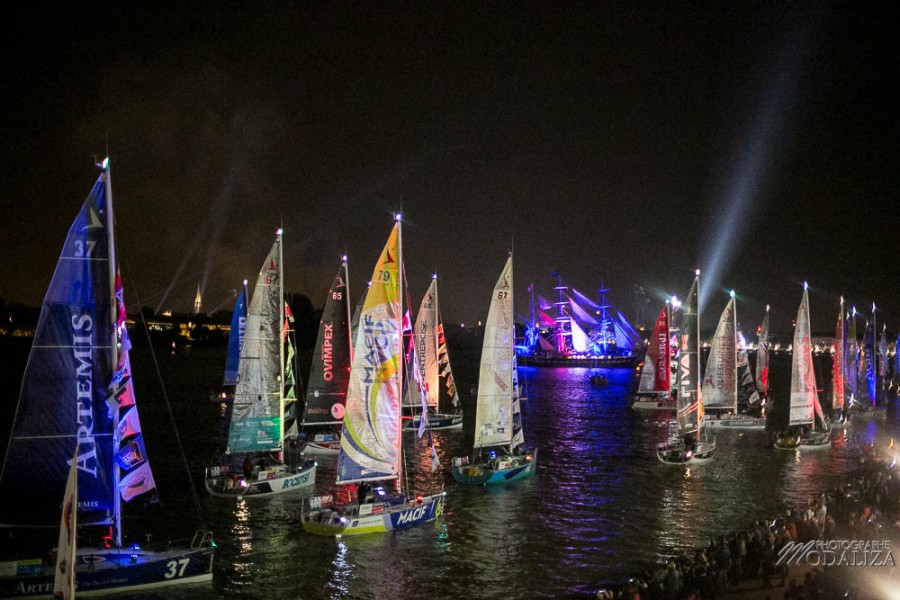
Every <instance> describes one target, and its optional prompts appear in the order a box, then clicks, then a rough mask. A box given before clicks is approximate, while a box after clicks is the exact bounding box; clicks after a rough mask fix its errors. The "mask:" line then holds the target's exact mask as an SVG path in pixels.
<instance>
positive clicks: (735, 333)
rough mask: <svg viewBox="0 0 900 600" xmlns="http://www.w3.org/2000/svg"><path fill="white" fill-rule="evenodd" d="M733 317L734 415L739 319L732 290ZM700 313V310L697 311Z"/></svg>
mask: <svg viewBox="0 0 900 600" xmlns="http://www.w3.org/2000/svg"><path fill="white" fill-rule="evenodd" d="M730 294H731V316H732V317H733V318H734V330H733V331H734V348H733V351H734V414H735V415H737V414H738V375H737V368H738V367H737V364H738V360H737V358H738V335H737V331H738V318H737V300H735V298H734V290H731V293H730ZM697 310H698V311H699V308H698V309H697Z"/></svg>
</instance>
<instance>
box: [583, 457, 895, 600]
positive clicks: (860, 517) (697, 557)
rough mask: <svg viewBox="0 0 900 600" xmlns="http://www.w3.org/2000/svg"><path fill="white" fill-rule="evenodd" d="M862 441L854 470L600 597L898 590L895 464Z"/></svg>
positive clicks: (758, 599)
mask: <svg viewBox="0 0 900 600" xmlns="http://www.w3.org/2000/svg"><path fill="white" fill-rule="evenodd" d="M895 458H896V456H895V454H894V452H893V447H889V448H887V449H886V450H885V451H884V452H877V451H876V450H875V449H874V448H868V449H867V451H866V453H865V456H864V457H863V458H862V459H861V461H860V463H861V465H860V469H859V471H858V472H856V473H854V474H853V476H852V478H851V480H850V481H849V482H847V483H845V484H844V485H843V486H842V487H840V488H838V489H832V490H829V491H827V492H825V493H822V494H820V495H819V496H818V497H815V498H812V497H811V498H808V499H807V502H806V503H805V505H804V506H796V507H791V508H787V509H785V510H783V511H782V512H780V513H779V514H776V515H770V516H768V517H767V518H764V519H760V520H758V521H756V522H755V523H753V524H752V525H751V526H750V527H747V528H745V529H741V530H735V531H732V532H730V533H728V534H726V535H723V536H721V537H719V538H718V539H716V540H713V541H711V542H710V544H709V545H708V546H707V547H705V548H697V549H695V550H694V551H693V552H692V553H688V552H683V553H681V554H679V555H678V556H676V557H673V558H672V560H670V561H669V562H667V563H666V564H665V565H656V566H654V567H652V568H650V569H648V570H646V571H645V572H644V573H641V574H640V575H638V576H637V577H634V578H633V579H631V580H630V581H629V582H628V583H626V584H624V585H622V586H621V587H618V588H616V589H607V590H602V591H599V592H598V593H597V597H598V598H602V599H603V600H621V599H627V600H638V599H640V600H678V599H692V600H699V599H703V600H707V599H715V598H731V599H738V600H766V599H768V600H775V599H779V600H780V599H781V598H784V599H785V600H831V599H838V598H841V599H843V598H856V599H869V598H872V599H885V600H896V599H897V598H900V568H898V567H897V562H896V561H897V560H898V559H900V469H897V468H896V467H895V464H894V463H895Z"/></svg>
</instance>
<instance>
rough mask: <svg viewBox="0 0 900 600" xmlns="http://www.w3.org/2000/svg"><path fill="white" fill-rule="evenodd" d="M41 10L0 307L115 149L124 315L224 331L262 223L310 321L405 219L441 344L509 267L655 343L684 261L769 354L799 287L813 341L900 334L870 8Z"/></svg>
mask: <svg viewBox="0 0 900 600" xmlns="http://www.w3.org/2000/svg"><path fill="white" fill-rule="evenodd" d="M59 4H60V6H57V7H55V8H52V9H50V8H43V9H41V8H33V7H30V6H29V5H25V6H23V7H20V11H21V12H22V15H21V16H20V17H19V18H18V19H12V18H7V19H5V20H4V26H3V30H4V31H3V36H2V40H3V41H2V42H0V43H2V46H3V59H2V60H3V63H4V66H3V69H2V74H3V82H2V86H0V95H2V101H3V110H2V117H0V118H2V121H3V135H2V142H0V152H2V156H0V158H2V165H3V176H2V177H0V197H2V207H3V212H2V219H0V239H2V249H3V256H2V259H0V297H2V298H3V299H4V300H5V301H6V302H7V303H13V302H15V303H24V304H28V305H38V304H39V303H40V301H41V299H42V298H43V294H44V291H45V289H46V286H47V284H48V282H49V280H50V277H51V275H52V273H53V269H54V265H55V263H56V260H57V257H58V256H59V252H60V248H61V245H62V242H63V240H64V238H65V234H66V231H67V230H68V227H69V225H70V224H71V222H72V220H73V219H74V217H75V215H76V213H77V211H78V209H79V207H80V205H81V203H82V202H83V200H84V198H85V197H86V195H87V193H88V191H89V190H90V188H91V186H92V184H93V182H94V180H95V178H96V175H97V171H96V169H95V167H94V162H95V161H94V157H95V156H97V157H102V156H104V155H105V154H106V153H107V149H108V153H109V155H110V157H111V164H112V181H113V191H114V195H115V208H116V216H117V236H118V251H119V253H120V259H121V265H122V270H123V277H124V280H125V287H126V301H127V302H128V304H129V307H130V308H131V309H132V310H135V309H137V308H138V306H149V307H152V308H161V309H163V310H166V309H168V310H174V311H187V310H189V309H190V306H191V304H192V302H193V298H194V293H195V290H196V288H197V285H198V284H200V285H201V287H202V288H203V291H204V307H205V309H207V310H210V311H212V310H215V309H217V308H218V309H226V310H230V309H231V307H232V304H233V295H232V292H233V290H234V289H236V288H237V287H239V286H240V282H241V280H242V279H244V278H248V279H250V280H251V282H252V281H253V280H254V279H255V277H256V273H257V272H258V270H259V267H260V265H261V263H262V261H263V259H264V258H265V256H266V253H267V252H268V250H269V247H270V245H271V243H272V241H273V239H274V232H275V229H276V228H277V227H279V226H282V225H283V227H284V229H285V263H286V270H287V272H286V278H287V289H288V291H292V292H300V293H303V294H306V295H308V296H309V297H310V298H311V299H312V301H313V303H314V305H316V306H321V304H322V303H323V302H324V299H325V294H326V292H327V290H328V286H329V285H330V283H331V280H332V279H333V277H334V275H335V273H336V272H337V269H338V266H339V261H340V255H341V254H342V253H344V252H346V253H348V254H349V257H350V273H351V294H352V295H355V294H356V293H358V292H359V291H360V290H361V289H362V288H363V286H364V285H365V282H366V280H367V279H368V277H369V276H370V274H371V272H372V268H373V266H374V261H375V260H376V258H377V256H378V253H379V251H380V249H381V246H382V245H383V244H384V242H385V240H386V239H387V236H388V233H389V231H390V228H391V225H392V222H391V213H392V212H393V211H397V210H400V209H401V208H402V210H403V212H404V215H405V223H406V225H405V227H404V259H405V262H406V265H407V273H408V276H409V279H408V281H409V288H410V293H411V295H412V297H413V303H414V304H415V305H416V306H418V303H419V301H420V299H421V296H422V294H423V293H424V292H425V289H426V287H427V286H428V283H429V278H430V275H431V273H432V272H435V271H436V272H437V273H438V274H439V276H440V285H441V287H440V294H441V303H442V311H443V313H444V317H445V320H447V321H451V322H460V321H463V322H466V323H472V322H474V321H475V320H477V319H484V318H485V316H486V312H487V308H488V304H489V297H490V290H491V288H492V286H493V284H494V282H495V281H496V279H497V277H498V275H499V273H500V270H501V268H502V267H503V264H504V261H505V259H506V252H507V250H509V249H514V251H515V281H516V292H517V305H518V306H517V311H518V312H519V314H522V315H527V314H528V306H527V292H526V288H527V286H528V284H529V283H530V282H532V281H533V282H534V283H535V288H536V289H537V290H539V291H541V292H542V293H543V294H544V295H545V296H549V295H550V290H551V288H552V286H553V283H554V282H553V280H552V279H551V277H550V273H551V272H553V271H555V270H559V271H560V272H561V274H562V276H563V278H564V281H565V283H566V284H568V285H571V286H574V287H576V288H578V289H579V290H580V291H582V292H585V293H589V294H590V293H591V292H592V291H593V290H596V289H597V288H599V287H600V284H601V281H602V282H603V283H604V284H605V285H606V286H607V287H609V288H611V293H610V299H611V300H612V301H613V302H614V303H615V304H617V305H618V306H620V307H621V308H622V309H623V310H625V312H626V314H628V316H629V317H634V316H635V315H636V312H637V310H638V307H639V306H641V307H643V311H644V316H645V317H646V321H647V322H648V323H650V321H651V319H652V316H653V315H654V314H655V313H656V312H658V311H659V309H660V308H661V306H662V304H663V301H664V300H663V298H664V294H667V293H668V294H672V293H675V294H678V295H680V296H684V295H685V294H686V293H687V291H688V288H689V287H690V284H691V280H692V277H693V270H694V269H695V268H698V267H699V268H701V269H702V270H703V278H702V282H703V283H702V302H703V305H704V307H705V312H704V314H703V317H702V318H703V322H704V328H709V329H712V328H713V327H714V325H715V321H716V320H717V319H718V315H719V312H720V311H721V309H722V308H723V307H724V306H725V303H726V301H727V290H728V289H730V288H734V289H736V290H737V294H738V298H739V304H738V315H739V320H740V321H741V322H742V324H743V325H744V328H745V329H751V328H755V326H756V324H757V323H758V321H759V319H760V318H761V317H762V314H763V311H764V308H765V305H766V304H767V303H769V304H771V305H772V311H773V312H772V317H771V318H772V327H773V330H776V331H778V330H781V331H787V332H789V331H790V324H791V320H792V319H793V318H794V316H795V314H796V310H797V304H798V303H799V300H800V296H801V291H802V282H803V280H804V279H806V280H808V281H809V282H810V286H811V311H812V316H813V326H814V329H818V330H821V331H827V330H828V329H830V328H833V323H834V321H835V319H836V317H837V310H838V297H839V295H840V294H843V295H845V296H846V297H847V299H848V302H852V303H856V304H857V305H859V306H860V307H862V306H867V307H869V308H870V307H871V303H872V302H873V301H874V302H875V303H876V304H877V305H878V306H879V309H880V310H881V309H882V308H883V310H884V312H883V313H882V314H881V315H880V316H879V321H882V320H884V321H886V322H887V325H888V327H889V329H892V330H896V328H897V326H898V324H900V260H898V258H897V255H898V251H900V242H898V229H900V219H898V218H897V216H896V215H897V210H898V188H900V185H898V184H900V161H898V157H900V132H898V112H900V111H898V106H900V102H898V101H900V95H898V93H897V85H896V81H897V79H898V77H900V64H898V63H900V53H898V52H897V50H896V36H897V33H896V32H897V31H898V22H897V19H896V18H894V17H893V16H892V14H895V13H896V11H892V10H889V8H888V6H889V4H888V3H885V4H884V5H881V4H878V3H856V2H847V3H824V2H822V3H815V4H811V5H809V6H811V7H812V8H800V7H797V6H791V7H789V6H787V4H788V3H774V2H757V3H753V4H745V3H732V2H724V3H678V2H674V3H661V2H635V3H623V4H622V5H618V6H616V5H613V4H611V3H591V4H590V5H588V6H589V8H586V7H585V6H584V5H580V6H579V7H578V8H572V7H570V6H567V5H564V3H493V2H478V3H475V2H444V3H410V4H409V5H396V4H391V5H384V4H382V3H289V2H272V3H270V2H244V3H240V4H228V3H225V4H221V3H210V4H209V7H207V8H205V9H201V8H200V4H195V3H189V4H188V5H186V6H187V8H182V7H179V8H172V7H162V8H160V7H156V6H155V5H154V3H137V2H133V3H124V6H123V5H117V6H115V8H112V7H110V11H111V12H104V11H103V10H102V8H101V7H99V6H97V5H96V4H92V5H91V6H81V7H78V8H76V7H74V6H70V5H69V4H71V3H59ZM120 4H121V3H120ZM422 5H425V6H422ZM29 13H30V14H29ZM636 286H641V287H642V288H643V290H644V293H645V294H646V299H642V298H641V297H640V296H638V295H637V294H636Z"/></svg>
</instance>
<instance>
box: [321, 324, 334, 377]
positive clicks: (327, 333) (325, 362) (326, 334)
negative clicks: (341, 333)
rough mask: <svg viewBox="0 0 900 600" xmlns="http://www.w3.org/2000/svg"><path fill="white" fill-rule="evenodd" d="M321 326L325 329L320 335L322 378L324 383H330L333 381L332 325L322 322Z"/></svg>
mask: <svg viewBox="0 0 900 600" xmlns="http://www.w3.org/2000/svg"><path fill="white" fill-rule="evenodd" d="M322 326H323V327H324V328H325V329H324V331H323V335H322V378H323V379H325V381H331V380H332V379H334V372H333V366H334V360H333V358H332V355H333V353H332V343H331V340H332V338H333V337H334V323H325V322H324V321H323V322H322Z"/></svg>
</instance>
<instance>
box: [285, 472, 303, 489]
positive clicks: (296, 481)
mask: <svg viewBox="0 0 900 600" xmlns="http://www.w3.org/2000/svg"><path fill="white" fill-rule="evenodd" d="M309 474H310V472H309V471H307V472H306V473H304V474H303V475H297V476H296V477H291V478H290V479H285V480H284V483H283V484H282V485H281V489H283V490H287V489H290V488H292V487H297V486H298V485H303V484H304V483H306V482H307V481H309Z"/></svg>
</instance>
